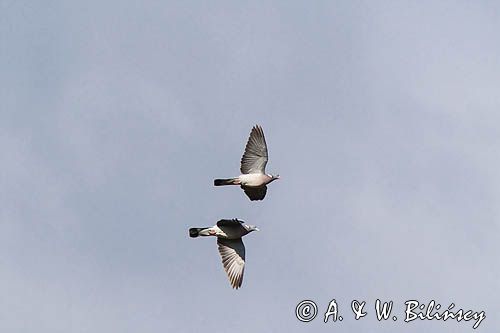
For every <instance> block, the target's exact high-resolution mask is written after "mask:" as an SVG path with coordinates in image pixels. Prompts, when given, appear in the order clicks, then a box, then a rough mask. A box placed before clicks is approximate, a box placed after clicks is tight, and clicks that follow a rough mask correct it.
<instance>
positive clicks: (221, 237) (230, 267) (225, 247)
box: [189, 219, 259, 289]
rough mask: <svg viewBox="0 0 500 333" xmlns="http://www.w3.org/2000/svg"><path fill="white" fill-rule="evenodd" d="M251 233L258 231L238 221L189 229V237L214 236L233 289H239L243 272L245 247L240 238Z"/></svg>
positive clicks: (220, 222)
mask: <svg viewBox="0 0 500 333" xmlns="http://www.w3.org/2000/svg"><path fill="white" fill-rule="evenodd" d="M252 231H259V229H258V228H257V227H256V226H254V225H248V224H245V223H244V221H240V220H238V219H232V220H220V221H218V222H217V224H216V225H214V226H213V227H206V228H190V229H189V236H191V237H193V238H194V237H198V236H215V237H217V245H218V247H219V253H220V256H221V258H222V264H223V266H224V270H225V271H226V274H227V276H228V278H229V282H230V283H231V286H232V287H233V288H234V289H238V288H239V287H241V283H242V282H243V272H244V270H245V246H244V245H243V241H242V240H241V237H243V236H245V235H246V234H248V233H250V232H252Z"/></svg>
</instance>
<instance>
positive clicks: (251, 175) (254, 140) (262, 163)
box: [214, 125, 280, 201]
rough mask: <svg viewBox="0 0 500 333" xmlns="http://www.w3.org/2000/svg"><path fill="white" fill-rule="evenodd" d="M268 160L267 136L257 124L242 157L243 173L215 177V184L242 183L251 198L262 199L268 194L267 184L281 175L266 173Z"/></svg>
mask: <svg viewBox="0 0 500 333" xmlns="http://www.w3.org/2000/svg"><path fill="white" fill-rule="evenodd" d="M267 160H268V153H267V144H266V138H265V137H264V131H263V130H262V127H260V126H259V125H256V126H254V127H253V128H252V131H251V132H250V137H249V138H248V141H247V145H246V147H245V152H244V153H243V157H242V158H241V167H240V171H241V175H239V176H238V177H235V178H228V179H215V180H214V185H215V186H224V185H240V186H241V188H242V189H243V191H245V194H246V195H247V196H248V197H249V198H250V200H252V201H254V200H262V199H264V197H265V196H266V192H267V186H266V185H267V184H269V183H270V182H272V181H274V180H276V179H279V178H280V176H279V175H276V176H274V175H271V174H266V164H267Z"/></svg>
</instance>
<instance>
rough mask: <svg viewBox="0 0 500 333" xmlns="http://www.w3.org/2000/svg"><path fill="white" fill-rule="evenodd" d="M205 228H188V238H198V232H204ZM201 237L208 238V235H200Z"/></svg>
mask: <svg viewBox="0 0 500 333" xmlns="http://www.w3.org/2000/svg"><path fill="white" fill-rule="evenodd" d="M206 229H207V228H190V229H189V236H190V237H193V238H195V237H198V236H200V231H203V230H206ZM201 236H208V235H204V234H201Z"/></svg>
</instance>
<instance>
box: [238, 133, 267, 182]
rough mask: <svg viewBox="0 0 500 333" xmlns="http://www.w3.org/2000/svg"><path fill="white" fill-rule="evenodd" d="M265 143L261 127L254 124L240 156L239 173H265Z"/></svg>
mask: <svg viewBox="0 0 500 333" xmlns="http://www.w3.org/2000/svg"><path fill="white" fill-rule="evenodd" d="M266 164H267V144H266V138H265V137H264V131H263V130H262V127H260V126H259V125H256V126H254V127H253V128H252V132H250V137H249V138H248V141H247V145H246V147H245V152H244V153H243V157H242V158H241V167H240V170H241V173H242V174H247V173H266Z"/></svg>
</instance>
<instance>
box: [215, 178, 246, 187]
mask: <svg viewBox="0 0 500 333" xmlns="http://www.w3.org/2000/svg"><path fill="white" fill-rule="evenodd" d="M214 185H215V186H224V185H240V182H239V179H238V178H227V179H215V180H214Z"/></svg>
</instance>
